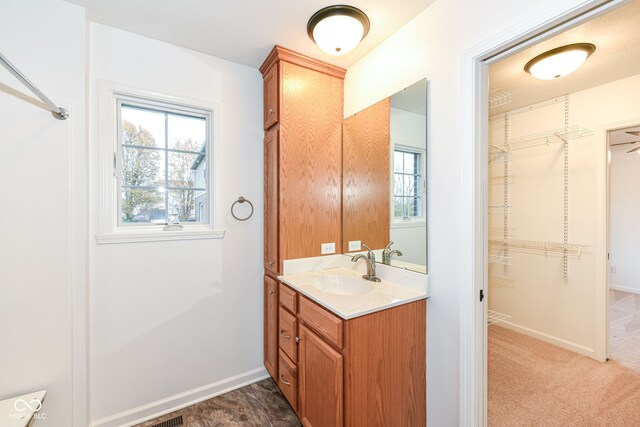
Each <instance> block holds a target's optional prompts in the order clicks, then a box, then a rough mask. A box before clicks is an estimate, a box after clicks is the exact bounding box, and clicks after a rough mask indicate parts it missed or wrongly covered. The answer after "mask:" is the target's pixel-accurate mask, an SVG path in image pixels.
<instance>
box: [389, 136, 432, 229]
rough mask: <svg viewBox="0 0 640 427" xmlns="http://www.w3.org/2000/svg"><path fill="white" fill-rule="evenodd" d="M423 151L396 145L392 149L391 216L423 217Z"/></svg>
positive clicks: (401, 218) (401, 217) (403, 217)
mask: <svg viewBox="0 0 640 427" xmlns="http://www.w3.org/2000/svg"><path fill="white" fill-rule="evenodd" d="M423 159H424V152H423V151H421V150H416V149H411V148H409V147H400V146H396V148H395V149H394V150H393V217H394V218H396V219H398V220H403V221H411V220H412V219H418V218H422V217H423V211H424V197H423V192H424V161H423Z"/></svg>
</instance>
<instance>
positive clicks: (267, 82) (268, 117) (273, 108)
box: [263, 63, 279, 130]
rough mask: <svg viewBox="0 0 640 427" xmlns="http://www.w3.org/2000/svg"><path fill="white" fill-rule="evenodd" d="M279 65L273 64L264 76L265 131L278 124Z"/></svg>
mask: <svg viewBox="0 0 640 427" xmlns="http://www.w3.org/2000/svg"><path fill="white" fill-rule="evenodd" d="M278 89H279V88H278V64H277V63H276V64H273V66H272V67H271V68H270V69H269V71H268V72H267V74H265V76H264V82H263V93H264V129H265V130H266V129H269V128H270V127H271V126H273V125H274V124H276V123H277V122H278Z"/></svg>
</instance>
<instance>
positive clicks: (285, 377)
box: [278, 350, 298, 411]
mask: <svg viewBox="0 0 640 427" xmlns="http://www.w3.org/2000/svg"><path fill="white" fill-rule="evenodd" d="M279 371H280V376H279V377H278V387H280V390H282V394H284V397H286V398H287V400H288V401H289V404H290V405H291V407H292V408H293V410H294V411H297V410H298V368H297V367H296V364H295V363H293V362H292V361H291V359H289V358H288V357H287V355H286V354H284V352H283V351H282V350H280V363H279Z"/></svg>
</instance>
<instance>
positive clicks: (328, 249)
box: [320, 243, 336, 255]
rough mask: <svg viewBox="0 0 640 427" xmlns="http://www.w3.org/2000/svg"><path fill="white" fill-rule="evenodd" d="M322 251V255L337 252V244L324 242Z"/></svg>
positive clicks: (321, 247)
mask: <svg viewBox="0 0 640 427" xmlns="http://www.w3.org/2000/svg"><path fill="white" fill-rule="evenodd" d="M320 253H321V254H322V255H327V254H335V253H336V244H335V243H323V244H322V245H321V246H320Z"/></svg>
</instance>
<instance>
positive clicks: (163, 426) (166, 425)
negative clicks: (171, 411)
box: [151, 415, 183, 427]
mask: <svg viewBox="0 0 640 427" xmlns="http://www.w3.org/2000/svg"><path fill="white" fill-rule="evenodd" d="M182 424H183V421H182V415H179V416H177V417H175V418H171V419H170V420H167V421H163V422H161V423H158V424H154V425H152V426H151V427H180V426H181V425H182Z"/></svg>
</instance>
